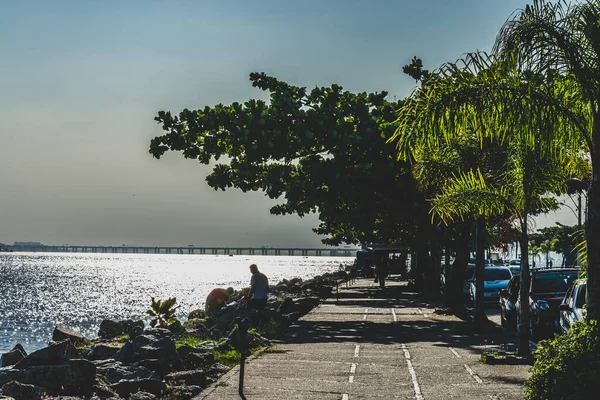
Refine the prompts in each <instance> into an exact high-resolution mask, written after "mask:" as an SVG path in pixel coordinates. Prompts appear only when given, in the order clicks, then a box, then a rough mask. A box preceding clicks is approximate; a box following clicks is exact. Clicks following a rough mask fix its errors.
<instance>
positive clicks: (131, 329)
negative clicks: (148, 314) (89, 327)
mask: <svg viewBox="0 0 600 400" xmlns="http://www.w3.org/2000/svg"><path fill="white" fill-rule="evenodd" d="M144 327H145V325H144V321H142V320H139V321H133V320H130V319H126V320H123V321H112V320H110V319H105V320H103V321H102V322H101V323H100V330H98V336H99V337H101V338H104V339H112V338H115V337H118V336H122V335H126V334H127V335H129V336H130V337H131V333H133V334H134V335H135V334H136V333H138V332H140V329H141V330H143V329H144Z"/></svg>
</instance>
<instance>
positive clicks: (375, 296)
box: [198, 279, 529, 400]
mask: <svg viewBox="0 0 600 400" xmlns="http://www.w3.org/2000/svg"><path fill="white" fill-rule="evenodd" d="M403 288H404V286H403V283H401V282H388V288H386V293H382V292H381V291H380V290H379V288H378V287H376V286H374V285H373V283H372V281H369V280H364V279H362V280H358V281H356V283H355V284H354V285H353V286H352V287H350V288H349V289H345V288H344V289H341V290H340V295H339V301H338V300H337V299H336V298H335V297H334V298H331V299H329V300H327V301H325V302H323V303H322V304H321V305H320V306H319V307H318V308H317V309H315V310H313V312H311V313H310V314H308V315H306V316H305V317H304V318H302V319H301V320H299V321H298V322H297V323H296V324H294V326H292V327H291V328H290V330H289V332H288V334H287V335H286V337H285V341H284V343H282V344H280V345H277V346H276V347H275V348H274V349H271V350H268V351H267V352H266V353H265V354H262V355H260V356H258V357H256V358H253V359H251V360H250V361H249V362H248V363H247V365H246V375H245V390H244V394H245V396H246V398H247V399H261V400H264V399H285V400H295V399H306V400H311V399H315V400H316V399H319V400H329V399H332V400H333V399H337V400H339V399H342V400H354V399H417V400H421V399H426V400H429V399H432V400H433V399H439V400H442V399H444V400H445V399H485V400H490V399H498V400H510V399H522V398H523V389H522V384H523V381H524V379H525V378H526V377H527V376H528V372H527V371H528V369H529V367H528V366H508V365H485V364H482V363H480V362H479V357H480V355H481V352H482V350H484V349H485V348H492V347H501V346H504V345H505V343H504V342H505V341H509V342H512V340H514V337H512V335H511V334H509V333H506V332H504V331H503V330H502V329H501V328H498V329H497V330H495V331H494V332H492V333H489V334H487V335H485V336H483V335H473V334H471V333H468V330H469V329H468V324H467V323H465V322H463V321H461V320H459V319H458V318H456V317H454V316H448V315H437V314H434V313H433V311H434V310H433V309H430V308H428V307H427V305H426V304H424V303H422V302H420V301H419V300H418V297H417V296H416V295H415V294H412V293H406V292H404V291H403ZM507 338H508V339H507ZM238 368H239V367H236V368H234V369H233V370H231V371H230V372H229V373H228V374H227V375H225V376H224V377H222V378H221V380H219V382H217V383H216V384H214V385H213V386H211V387H210V388H208V389H207V390H205V391H204V392H203V393H202V394H201V395H200V396H199V397H198V399H206V400H217V399H218V400H224V399H236V398H239V396H238V394H237V389H238V379H239V375H238V374H239V370H238Z"/></svg>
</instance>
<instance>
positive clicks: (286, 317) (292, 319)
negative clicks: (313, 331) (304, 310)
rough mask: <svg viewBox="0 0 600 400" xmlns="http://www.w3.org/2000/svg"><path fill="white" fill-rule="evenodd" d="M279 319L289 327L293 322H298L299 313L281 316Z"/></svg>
mask: <svg viewBox="0 0 600 400" xmlns="http://www.w3.org/2000/svg"><path fill="white" fill-rule="evenodd" d="M281 317H282V318H283V320H284V321H285V323H286V324H287V325H291V324H293V323H294V322H296V321H298V318H300V313H299V312H297V311H296V312H292V313H289V314H283V315H282V316H281Z"/></svg>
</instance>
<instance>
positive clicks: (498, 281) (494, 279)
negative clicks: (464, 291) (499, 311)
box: [470, 267, 512, 303]
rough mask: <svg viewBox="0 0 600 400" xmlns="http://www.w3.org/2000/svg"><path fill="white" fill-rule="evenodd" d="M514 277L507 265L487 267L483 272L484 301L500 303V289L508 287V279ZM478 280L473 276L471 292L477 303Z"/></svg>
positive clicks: (472, 298)
mask: <svg viewBox="0 0 600 400" xmlns="http://www.w3.org/2000/svg"><path fill="white" fill-rule="evenodd" d="M511 277H512V274H511V273H510V269H508V268H506V267H487V268H486V269H485V271H484V273H483V280H484V282H483V301H484V303H498V301H499V299H500V291H501V290H503V289H506V288H507V287H508V281H509V280H510V278H511ZM476 291H477V288H476V281H475V276H473V278H472V282H471V287H470V293H471V300H472V301H473V303H475V299H476Z"/></svg>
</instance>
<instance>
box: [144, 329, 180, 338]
mask: <svg viewBox="0 0 600 400" xmlns="http://www.w3.org/2000/svg"><path fill="white" fill-rule="evenodd" d="M143 334H144V335H152V336H156V337H157V338H159V339H162V338H165V337H170V336H171V335H172V334H173V333H172V332H171V331H170V330H168V329H167V328H147V329H144V332H143Z"/></svg>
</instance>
